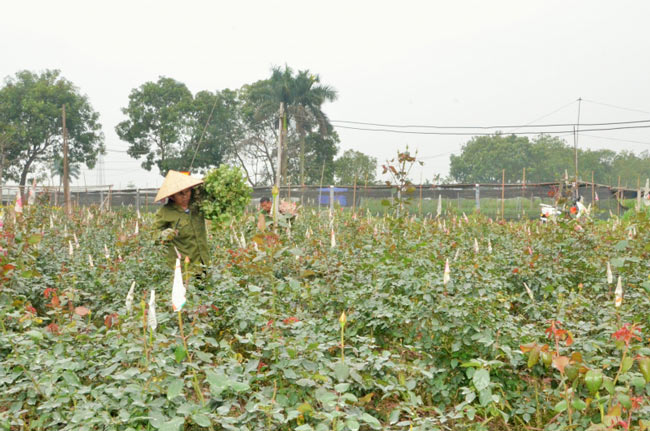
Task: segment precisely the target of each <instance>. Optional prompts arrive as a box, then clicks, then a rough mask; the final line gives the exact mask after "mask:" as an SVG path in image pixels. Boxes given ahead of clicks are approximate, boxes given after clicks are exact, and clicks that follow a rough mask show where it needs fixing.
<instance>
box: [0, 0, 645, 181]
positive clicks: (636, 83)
mask: <svg viewBox="0 0 650 431" xmlns="http://www.w3.org/2000/svg"><path fill="white" fill-rule="evenodd" d="M0 10H1V13H2V25H1V26H0V77H7V76H9V75H14V74H15V73H16V72H17V71H19V70H22V69H28V70H32V71H41V70H44V69H60V70H61V71H62V74H63V76H64V77H66V78H67V79H69V80H71V81H72V82H73V83H74V84H75V85H76V86H77V87H78V88H79V89H80V90H81V92H82V93H84V94H87V95H88V97H89V99H90V102H91V104H92V106H93V107H94V109H95V110H97V111H98V112H99V113H100V115H101V117H100V121H101V123H102V124H103V130H104V134H105V136H106V147H107V149H108V153H107V155H106V156H105V158H104V160H105V164H104V166H105V182H106V183H108V184H113V185H114V186H115V187H118V188H119V187H125V186H126V185H127V183H129V182H132V183H134V184H136V185H137V186H140V187H158V186H159V185H160V183H161V182H162V177H160V176H159V175H158V173H157V172H153V171H152V172H147V171H144V170H143V169H142V168H140V162H139V161H136V160H135V159H131V158H129V157H128V156H127V155H126V154H125V153H123V152H120V151H125V150H126V148H127V144H126V143H125V142H121V141H120V140H119V138H118V137H117V135H116V134H115V125H116V124H117V123H119V122H120V121H122V120H123V119H124V116H123V115H122V113H121V108H123V107H124V106H126V104H127V103H128V95H129V93H130V91H131V90H132V89H133V88H135V87H138V86H140V85H141V84H143V83H144V82H146V81H155V80H157V78H158V77H159V76H161V75H162V76H167V77H171V78H174V79H176V80H179V81H181V82H183V83H185V84H186V85H187V86H188V87H189V88H190V90H191V91H192V92H193V93H196V92H198V91H200V90H204V89H207V90H212V91H214V90H222V89H225V88H230V89H236V88H239V87H241V86H242V85H243V84H246V83H251V82H254V81H256V80H259V79H265V78H267V77H268V76H269V74H270V68H271V67H272V66H276V65H280V66H282V65H284V64H287V65H288V66H290V67H292V68H293V69H309V70H310V71H312V72H314V73H317V74H319V75H320V78H321V82H322V83H325V84H327V85H330V86H332V87H334V88H335V89H336V90H337V91H338V93H339V98H338V100H337V101H335V102H333V103H328V104H327V105H325V107H324V110H325V111H326V113H327V114H328V115H329V117H330V118H331V119H333V120H350V121H363V122H374V123H390V124H433V125H472V126H475V125H492V124H528V123H531V122H535V121H536V122H537V123H539V124H542V123H549V122H571V123H573V122H575V121H576V119H577V114H578V104H577V102H576V100H577V99H578V97H582V98H583V99H585V100H586V101H585V102H583V103H582V105H581V117H580V121H581V122H586V123H588V122H605V121H626V120H639V119H648V118H650V25H648V18H649V17H650V2H648V1H647V0H636V1H623V2H612V1H594V0H589V1H566V0H563V1H549V0H544V1H528V0H526V1H522V0H512V1H497V0H492V1H485V0H479V1H464V0H457V1H399V2H395V1H391V2H384V1H377V0H374V1H353V0H348V1H327V2H325V1H319V2H312V1H306V0H301V1H287V0H284V1H278V2H276V1H269V0H266V1H228V2H219V1H187V0H186V1H183V2H180V1H161V0H156V1H136V0H130V1H121V0H113V1H110V2H109V1H105V2H98V1H88V0H85V1H65V0H62V1H59V2H53V1H50V0H48V1H29V0H21V1H3V2H2V6H1V8H0ZM607 105H614V106H617V107H618V108H617V107H614V106H607ZM560 108H561V109H560ZM621 108H626V109H621ZM553 112H554V113H553ZM551 113H553V114H551ZM548 114H551V115H548ZM542 117H543V118H542ZM337 130H338V133H339V135H340V138H341V144H340V147H341V150H340V153H342V152H343V151H344V150H346V149H350V148H352V149H356V150H359V151H362V152H364V153H367V154H370V155H372V156H375V157H377V158H378V160H379V161H380V162H383V161H385V160H386V159H387V158H390V157H392V156H393V155H394V154H395V152H396V151H397V149H398V148H404V147H405V146H406V145H407V144H408V145H409V147H410V148H412V149H417V150H418V152H419V156H420V157H422V159H423V160H424V161H425V165H424V168H423V169H422V171H421V172H415V175H414V177H415V179H416V180H419V177H420V175H422V176H423V177H424V178H429V179H430V178H432V177H433V175H434V174H438V173H439V174H442V175H443V176H444V175H447V174H448V169H449V155H450V154H451V153H454V152H455V153H456V154H458V153H459V151H460V148H461V145H462V144H463V143H464V142H466V141H467V140H468V139H469V138H468V137H458V136H430V135H406V134H391V133H378V132H367V131H356V130H344V129H337ZM586 135H593V136H586ZM566 139H568V140H570V143H573V138H572V137H570V136H568V137H566ZM627 141H638V142H627ZM579 145H580V147H581V148H592V149H599V148H610V149H612V150H616V151H620V150H623V149H628V150H633V151H636V152H640V151H643V150H648V149H650V129H641V130H632V131H625V130H623V131H620V130H619V131H611V132H598V133H595V134H587V133H585V135H580V138H579ZM154 169H155V168H154ZM419 169H420V168H418V170H419ZM98 178H99V175H98V174H97V170H85V169H84V170H83V175H82V177H81V178H80V180H79V181H77V182H76V184H78V185H83V184H84V183H85V184H87V185H93V184H96V183H97V180H98Z"/></svg>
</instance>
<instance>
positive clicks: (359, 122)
mask: <svg viewBox="0 0 650 431" xmlns="http://www.w3.org/2000/svg"><path fill="white" fill-rule="evenodd" d="M549 115H551V114H549ZM332 122H333V123H343V124H358V125H362V126H375V127H391V128H395V129H398V128H399V129H481V130H485V129H515V128H522V129H523V128H527V127H572V126H574V125H575V123H557V124H532V123H533V122H534V121H533V122H531V123H528V124H519V125H502V126H438V125H415V124H381V123H366V122H362V121H347V120H332ZM641 123H650V119H648V120H632V121H611V122H606V123H581V124H580V125H581V126H590V127H595V126H616V125H622V124H641ZM337 127H341V126H337Z"/></svg>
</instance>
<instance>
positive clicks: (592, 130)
mask: <svg viewBox="0 0 650 431" xmlns="http://www.w3.org/2000/svg"><path fill="white" fill-rule="evenodd" d="M336 127H337V128H339V129H349V130H363V131H367V132H383V133H396V134H408V135H439V136H493V135H495V134H497V132H492V133H481V132H479V133H472V132H423V131H415V130H394V129H369V128H364V127H351V126H336ZM648 128H650V124H647V125H637V126H622V127H607V128H596V129H581V130H580V132H581V133H582V132H605V131H610V130H625V129H648ZM565 133H566V134H573V130H541V131H540V130H536V131H531V132H519V133H517V134H518V135H554V134H565ZM513 134H514V133H513ZM504 135H510V133H506V134H504Z"/></svg>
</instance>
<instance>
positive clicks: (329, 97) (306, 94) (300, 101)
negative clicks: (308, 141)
mask: <svg viewBox="0 0 650 431" xmlns="http://www.w3.org/2000/svg"><path fill="white" fill-rule="evenodd" d="M291 90H292V99H293V100H292V102H293V103H292V104H291V105H288V106H287V110H288V111H289V114H290V115H292V116H293V119H294V121H295V124H296V132H298V136H299V138H300V183H301V184H302V185H303V186H304V185H305V137H306V135H307V131H308V130H309V129H310V128H311V125H312V124H314V123H315V124H316V125H318V129H319V132H320V134H321V135H323V136H324V135H326V134H327V132H328V128H329V126H330V123H329V119H328V118H327V115H325V113H324V112H323V110H322V109H321V106H322V105H323V103H325V102H332V101H334V100H336V97H337V95H336V90H334V89H333V88H332V87H330V86H328V85H320V77H319V76H318V75H313V74H311V73H310V72H309V70H302V71H299V72H298V75H296V77H295V78H294V79H293V80H292V86H291Z"/></svg>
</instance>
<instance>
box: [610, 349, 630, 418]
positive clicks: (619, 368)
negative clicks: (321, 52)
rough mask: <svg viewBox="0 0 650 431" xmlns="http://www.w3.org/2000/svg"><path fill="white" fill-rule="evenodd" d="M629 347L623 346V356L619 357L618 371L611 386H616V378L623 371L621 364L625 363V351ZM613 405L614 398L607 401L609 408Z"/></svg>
mask: <svg viewBox="0 0 650 431" xmlns="http://www.w3.org/2000/svg"><path fill="white" fill-rule="evenodd" d="M628 349H629V347H627V346H625V348H624V349H623V356H621V364H620V365H619V366H618V371H617V372H616V377H614V384H613V386H616V382H618V378H619V377H620V375H621V371H622V370H623V362H625V357H626V356H627V351H628ZM613 403H614V397H612V399H611V400H610V401H609V406H610V407H611V406H612V404H613Z"/></svg>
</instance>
